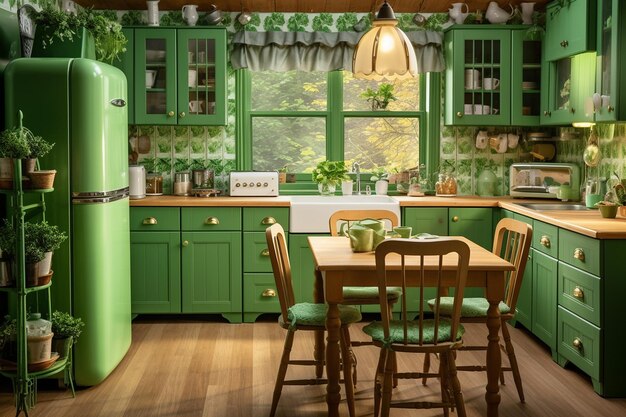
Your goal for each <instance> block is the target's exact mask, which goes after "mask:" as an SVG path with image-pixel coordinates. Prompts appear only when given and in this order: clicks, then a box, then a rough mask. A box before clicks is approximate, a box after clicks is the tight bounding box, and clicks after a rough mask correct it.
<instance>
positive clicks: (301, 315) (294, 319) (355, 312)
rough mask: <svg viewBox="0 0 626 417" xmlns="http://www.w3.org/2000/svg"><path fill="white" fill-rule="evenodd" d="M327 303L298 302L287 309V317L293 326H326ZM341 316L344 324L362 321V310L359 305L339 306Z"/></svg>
mask: <svg viewBox="0 0 626 417" xmlns="http://www.w3.org/2000/svg"><path fill="white" fill-rule="evenodd" d="M327 312H328V305H327V304H314V303H297V304H294V305H293V306H291V307H290V308H289V310H287V318H288V319H289V321H290V322H291V325H292V327H293V326H297V325H302V326H322V327H324V326H326V313H327ZM339 318H340V319H341V323H342V324H351V323H356V322H358V321H361V312H360V311H359V309H358V307H354V306H343V305H340V306H339Z"/></svg>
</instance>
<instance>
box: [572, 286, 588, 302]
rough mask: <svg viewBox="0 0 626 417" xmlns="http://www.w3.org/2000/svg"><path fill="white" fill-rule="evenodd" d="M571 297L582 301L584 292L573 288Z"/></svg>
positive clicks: (578, 288)
mask: <svg viewBox="0 0 626 417" xmlns="http://www.w3.org/2000/svg"><path fill="white" fill-rule="evenodd" d="M572 295H573V296H574V297H576V298H578V299H579V300H582V299H583V298H585V292H584V291H583V289H582V288H580V287H574V291H572Z"/></svg>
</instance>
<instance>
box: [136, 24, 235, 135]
mask: <svg viewBox="0 0 626 417" xmlns="http://www.w3.org/2000/svg"><path fill="white" fill-rule="evenodd" d="M134 37H135V45H134V46H135V68H134V78H135V94H134V100H135V122H136V123H137V124H158V125H175V124H179V125H218V124H219V125H223V124H226V31H225V30H224V29H223V28H207V29H197V28H135V33H134ZM144 79H145V82H143V80H144Z"/></svg>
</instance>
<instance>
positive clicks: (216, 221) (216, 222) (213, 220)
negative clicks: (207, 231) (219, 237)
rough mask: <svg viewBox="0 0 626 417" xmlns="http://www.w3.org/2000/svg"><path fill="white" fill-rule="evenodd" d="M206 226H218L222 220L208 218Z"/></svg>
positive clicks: (205, 222)
mask: <svg viewBox="0 0 626 417" xmlns="http://www.w3.org/2000/svg"><path fill="white" fill-rule="evenodd" d="M204 224H208V225H216V224H220V219H218V218H217V217H213V216H211V217H207V218H206V220H205V221H204Z"/></svg>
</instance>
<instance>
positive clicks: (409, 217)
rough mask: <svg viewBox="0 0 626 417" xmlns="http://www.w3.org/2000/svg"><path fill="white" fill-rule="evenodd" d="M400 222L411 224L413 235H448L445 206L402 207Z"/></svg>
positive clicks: (406, 224)
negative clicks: (402, 214) (402, 212)
mask: <svg viewBox="0 0 626 417" xmlns="http://www.w3.org/2000/svg"><path fill="white" fill-rule="evenodd" d="M402 224H404V225H405V226H411V227H412V228H413V230H412V233H413V234H414V235H416V234H418V233H430V234H432V235H439V236H447V235H448V208H447V207H407V208H405V209H404V216H403V218H402Z"/></svg>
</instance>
